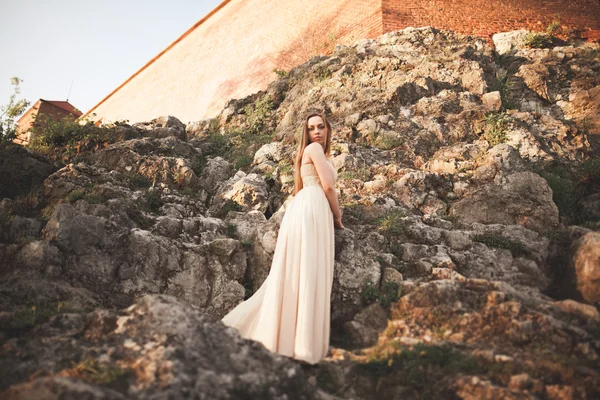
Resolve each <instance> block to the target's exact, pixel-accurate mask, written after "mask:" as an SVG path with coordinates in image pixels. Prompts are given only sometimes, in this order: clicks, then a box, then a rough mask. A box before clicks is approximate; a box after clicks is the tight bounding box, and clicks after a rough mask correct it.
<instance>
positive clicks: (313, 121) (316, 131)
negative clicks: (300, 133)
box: [306, 115, 327, 147]
mask: <svg viewBox="0 0 600 400" xmlns="http://www.w3.org/2000/svg"><path fill="white" fill-rule="evenodd" d="M306 125H307V127H308V137H309V139H310V142H311V143H313V142H317V143H321V146H323V147H325V138H326V137H327V127H325V122H323V118H321V117H319V116H318V115H317V116H314V117H310V118H309V119H308V121H307V122H306Z"/></svg>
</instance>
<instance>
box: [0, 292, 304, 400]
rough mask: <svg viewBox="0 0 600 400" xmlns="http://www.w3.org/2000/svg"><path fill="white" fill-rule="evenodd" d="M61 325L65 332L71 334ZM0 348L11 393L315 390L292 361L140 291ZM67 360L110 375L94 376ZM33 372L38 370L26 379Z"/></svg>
mask: <svg viewBox="0 0 600 400" xmlns="http://www.w3.org/2000/svg"><path fill="white" fill-rule="evenodd" d="M61 326H62V328H61ZM57 328H59V329H58V330H57ZM61 330H62V331H66V330H69V331H70V332H71V337H70V339H69V340H64V338H63V337H61V335H60V332H61ZM73 348H75V349H76V351H74V350H73ZM0 355H1V356H2V359H3V360H4V361H5V362H2V363H1V364H0V390H3V389H6V390H5V391H4V392H3V395H2V398H4V399H10V400H13V399H32V398H41V397H40V396H41V395H42V394H43V395H45V396H47V397H44V398H48V399H59V398H88V399H98V400H99V399H115V400H116V399H119V400H120V399H125V398H127V399H158V398H160V399H168V398H173V399H175V398H177V399H179V398H188V397H189V396H190V393H197V394H198V393H200V394H201V395H202V396H201V397H203V398H204V397H205V398H210V399H239V398H260V399H285V398H293V399H310V398H314V395H315V393H314V388H313V386H311V385H310V384H309V383H308V382H307V380H306V378H305V377H304V374H303V373H302V370H301V369H300V367H299V366H298V365H297V364H294V363H293V362H292V361H290V360H288V359H287V358H286V357H282V356H279V355H277V354H275V353H272V352H270V351H268V350H267V349H266V348H265V347H264V346H263V345H262V344H260V343H258V342H255V341H250V340H245V339H242V338H241V337H240V336H239V334H238V333H237V331H236V330H235V329H232V328H228V327H225V326H224V325H223V324H222V323H220V322H215V321H214V320H213V319H212V318H211V317H208V316H206V315H203V314H202V313H201V312H200V311H198V310H196V309H194V308H192V307H191V306H189V305H186V304H184V303H182V302H179V301H178V300H176V299H175V298H174V297H171V296H165V295H153V296H150V295H149V296H145V297H143V298H141V299H139V300H138V301H137V302H136V303H135V304H134V305H133V306H131V307H129V308H127V309H126V310H122V311H120V312H115V311H104V310H103V311H96V312H93V313H90V314H88V315H85V314H83V315H81V314H60V315H57V316H56V317H54V318H53V319H51V320H50V321H48V323H46V324H43V325H41V326H39V327H38V328H37V330H36V338H34V339H32V340H30V342H29V343H28V345H27V347H20V346H18V347H15V346H4V347H3V348H2V349H0ZM24 359H28V360H34V362H30V363H27V362H21V361H20V360H24ZM73 362H74V363H75V364H79V363H82V364H81V365H90V366H91V368H94V369H95V370H96V371H106V373H109V372H110V374H111V375H109V376H106V377H104V378H103V380H101V381H98V380H94V379H92V378H94V376H95V375H93V373H89V371H87V370H86V371H83V370H78V369H77V368H75V367H73ZM34 372H36V375H37V376H41V377H40V378H37V379H36V378H31V381H29V382H28V379H29V377H30V376H33V373H34ZM44 375H46V376H47V375H51V376H53V377H50V378H43V376H44ZM60 376H70V377H71V378H70V379H69V380H67V379H65V378H62V379H61V378H59V377H60ZM98 376H100V375H99V374H98Z"/></svg>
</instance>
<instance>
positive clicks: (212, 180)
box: [200, 157, 234, 194]
mask: <svg viewBox="0 0 600 400" xmlns="http://www.w3.org/2000/svg"><path fill="white" fill-rule="evenodd" d="M233 174H234V170H233V165H231V163H230V162H229V161H227V160H225V159H223V158H222V157H215V158H211V159H210V160H208V162H207V163H206V166H205V167H204V169H203V170H202V173H201V174H200V180H201V182H202V185H203V187H204V189H205V190H206V191H208V192H209V193H211V194H213V193H215V192H216V191H217V190H218V188H219V185H220V184H221V183H223V182H225V181H226V180H227V179H229V178H231V176H232V175H233Z"/></svg>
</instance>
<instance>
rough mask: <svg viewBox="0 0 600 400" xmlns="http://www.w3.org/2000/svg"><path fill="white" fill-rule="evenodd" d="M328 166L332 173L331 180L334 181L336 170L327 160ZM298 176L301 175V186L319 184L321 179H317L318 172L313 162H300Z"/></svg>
mask: <svg viewBox="0 0 600 400" xmlns="http://www.w3.org/2000/svg"><path fill="white" fill-rule="evenodd" d="M327 165H329V168H330V169H331V172H332V173H333V181H334V182H335V181H336V179H337V172H336V171H335V168H334V167H333V165H332V164H331V162H328V163H327ZM300 176H301V177H302V186H321V180H320V179H319V174H318V173H317V170H316V168H315V166H314V164H312V163H311V164H302V166H301V167H300Z"/></svg>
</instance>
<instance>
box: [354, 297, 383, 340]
mask: <svg viewBox="0 0 600 400" xmlns="http://www.w3.org/2000/svg"><path fill="white" fill-rule="evenodd" d="M386 325H387V313H386V311H385V310H384V309H383V307H381V306H380V305H379V304H378V303H373V304H371V305H370V306H368V307H367V308H365V309H364V310H363V311H361V312H360V313H358V314H356V315H355V316H354V319H353V320H352V321H350V322H347V323H346V324H345V325H344V328H345V330H346V333H347V334H348V335H349V336H350V341H351V343H352V344H353V345H354V346H357V347H367V346H372V345H374V344H376V343H377V338H378V337H379V333H380V332H381V331H382V330H383V329H384V328H385V327H386Z"/></svg>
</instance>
